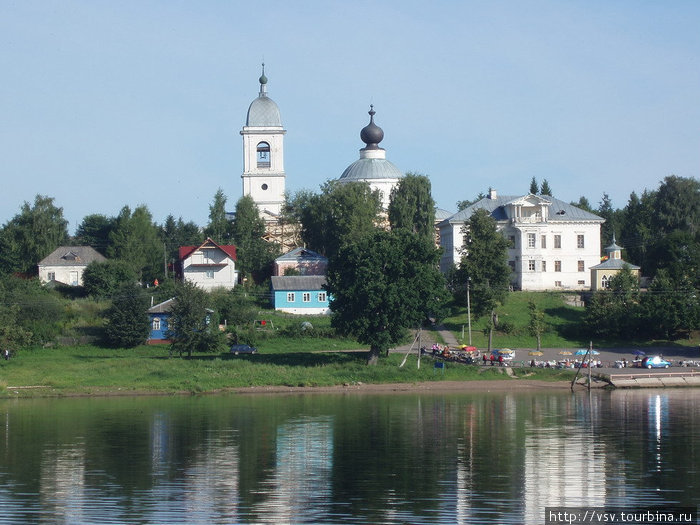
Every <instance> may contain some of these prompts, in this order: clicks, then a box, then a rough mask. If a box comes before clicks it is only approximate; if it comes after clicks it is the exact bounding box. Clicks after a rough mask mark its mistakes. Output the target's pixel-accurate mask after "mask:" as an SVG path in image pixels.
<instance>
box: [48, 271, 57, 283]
mask: <svg viewBox="0 0 700 525" xmlns="http://www.w3.org/2000/svg"><path fill="white" fill-rule="evenodd" d="M48 278H49V281H55V280H56V272H49V274H48Z"/></svg>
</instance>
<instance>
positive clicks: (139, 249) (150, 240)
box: [107, 205, 163, 282]
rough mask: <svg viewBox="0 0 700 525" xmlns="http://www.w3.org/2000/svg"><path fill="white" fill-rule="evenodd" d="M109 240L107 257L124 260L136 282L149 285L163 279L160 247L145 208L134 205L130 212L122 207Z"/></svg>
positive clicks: (156, 232) (156, 233)
mask: <svg viewBox="0 0 700 525" xmlns="http://www.w3.org/2000/svg"><path fill="white" fill-rule="evenodd" d="M109 241H110V246H109V249H108V250H107V256H108V257H110V258H114V259H121V260H123V261H125V262H126V263H127V264H129V265H130V266H131V268H132V269H133V270H134V271H135V272H136V275H137V276H138V277H139V279H141V280H143V281H144V282H152V281H153V280H154V279H157V278H160V279H162V278H163V244H162V242H161V241H160V239H159V238H158V228H157V226H156V225H155V224H153V219H152V217H151V212H149V211H148V208H147V207H146V206H145V205H141V206H138V207H137V208H136V209H134V212H133V213H132V212H131V209H130V208H129V207H128V206H124V207H123V208H122V209H121V211H120V212H119V215H118V216H117V218H116V221H115V224H114V229H113V230H112V232H111V233H110V235H109Z"/></svg>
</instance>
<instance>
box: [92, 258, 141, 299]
mask: <svg viewBox="0 0 700 525" xmlns="http://www.w3.org/2000/svg"><path fill="white" fill-rule="evenodd" d="M136 280H137V277H136V272H135V271H134V269H133V268H132V267H131V265H129V264H128V263H127V262H125V261H122V260H107V261H105V262H91V263H90V264H88V266H87V268H85V271H84V272H83V287H84V288H85V293H87V294H88V295H89V296H91V297H112V296H113V295H115V294H116V293H117V291H118V290H119V289H121V288H123V287H124V286H127V285H130V286H132V287H133V286H134V283H135V282H136Z"/></svg>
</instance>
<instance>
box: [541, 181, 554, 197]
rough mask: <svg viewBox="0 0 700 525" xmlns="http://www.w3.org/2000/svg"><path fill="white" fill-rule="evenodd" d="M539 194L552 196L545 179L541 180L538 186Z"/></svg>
mask: <svg viewBox="0 0 700 525" xmlns="http://www.w3.org/2000/svg"><path fill="white" fill-rule="evenodd" d="M540 195H548V196H550V197H551V196H552V188H550V187H549V182H548V181H547V179H544V180H542V186H541V187H540Z"/></svg>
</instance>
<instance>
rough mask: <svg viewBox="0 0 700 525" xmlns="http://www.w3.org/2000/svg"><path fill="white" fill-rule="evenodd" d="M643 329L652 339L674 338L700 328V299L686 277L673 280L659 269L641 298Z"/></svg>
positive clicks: (667, 273)
mask: <svg viewBox="0 0 700 525" xmlns="http://www.w3.org/2000/svg"><path fill="white" fill-rule="evenodd" d="M641 310H642V317H643V322H642V323H641V326H642V327H643V328H644V330H645V332H646V333H647V334H648V335H649V336H651V337H660V338H664V339H671V338H675V337H678V336H680V335H681V334H684V333H689V332H690V331H691V330H693V329H695V328H698V326H700V298H698V293H697V289H696V288H695V287H694V286H693V283H692V282H691V281H690V279H689V278H688V277H687V276H683V275H681V276H680V277H679V278H678V279H673V278H672V277H671V275H670V274H669V272H668V271H667V270H666V269H663V268H662V269H660V270H659V271H658V272H657V274H656V276H655V277H654V280H653V281H652V282H651V285H650V286H649V289H648V290H647V292H646V293H644V294H642V295H641Z"/></svg>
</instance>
